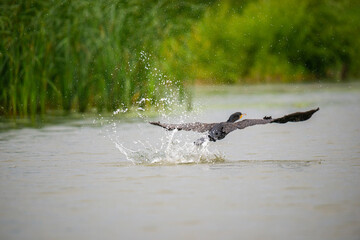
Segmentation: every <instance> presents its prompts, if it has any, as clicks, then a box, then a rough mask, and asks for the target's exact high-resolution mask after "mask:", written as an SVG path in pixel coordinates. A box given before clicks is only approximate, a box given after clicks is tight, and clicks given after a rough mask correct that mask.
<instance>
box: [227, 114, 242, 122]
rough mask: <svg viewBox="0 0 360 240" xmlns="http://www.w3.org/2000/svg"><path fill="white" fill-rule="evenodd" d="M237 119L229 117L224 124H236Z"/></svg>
mask: <svg viewBox="0 0 360 240" xmlns="http://www.w3.org/2000/svg"><path fill="white" fill-rule="evenodd" d="M238 119H239V118H236V117H234V116H233V115H231V116H230V117H229V119H228V120H227V121H226V122H228V123H233V122H236V121H237V120H238Z"/></svg>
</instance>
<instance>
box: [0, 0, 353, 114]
mask: <svg viewBox="0 0 360 240" xmlns="http://www.w3.org/2000/svg"><path fill="white" fill-rule="evenodd" d="M359 5H360V4H359V3H358V1H355V0H344V1H335V0H330V1H325V0H319V1H315V0H304V1H295V0H276V1H275V0H247V1H235V0H233V1H202V0H193V1H191V0H187V1H169V0H158V1H155V0H149V1H142V0H133V1H130V0H129V1H125V0H104V1H92V0H77V1H71V0H59V1H50V0H29V1H12V0H3V1H1V3H0V37H1V38H0V115H6V116H23V117H26V116H32V117H33V116H35V115H36V114H39V113H41V114H42V113H45V112H46V111H48V110H58V109H62V110H64V111H65V112H69V111H71V110H76V111H79V112H84V111H87V110H88V109H89V108H91V109H97V111H99V112H101V111H103V110H107V111H113V110H115V109H117V108H119V107H131V106H133V105H136V104H137V102H138V100H139V99H141V98H149V99H154V100H155V99H159V98H161V97H162V95H163V94H164V92H165V91H164V89H166V88H169V87H173V88H174V89H176V90H177V91H179V95H180V96H181V95H182V94H183V92H184V84H186V83H185V81H188V82H190V83H191V82H193V81H194V80H198V81H201V82H203V83H238V82H248V83H257V82H300V81H308V80H313V79H324V78H327V79H347V78H352V77H353V78H357V77H359V75H360V60H359V58H358V57H357V56H359V53H360V36H359V34H360V17H359V14H358V12H360V7H359ZM159 69H160V71H161V73H162V76H164V75H165V74H166V75H168V76H174V77H175V78H176V80H177V81H171V82H169V81H165V84H164V78H160V77H159V74H157V73H158V71H159ZM150 104H151V102H150ZM145 107H146V106H145Z"/></svg>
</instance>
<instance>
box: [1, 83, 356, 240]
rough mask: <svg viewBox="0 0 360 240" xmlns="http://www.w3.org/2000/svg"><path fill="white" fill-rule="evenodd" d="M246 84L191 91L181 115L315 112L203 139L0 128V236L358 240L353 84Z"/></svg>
mask: <svg viewBox="0 0 360 240" xmlns="http://www.w3.org/2000/svg"><path fill="white" fill-rule="evenodd" d="M256 88H258V89H257V90H256V91H259V92H262V93H261V94H255V93H256V91H255V90H254V89H250V90H249V91H246V90H244V89H238V90H237V89H236V88H231V90H226V89H225V90H226V91H225V90H224V91H225V93H224V92H219V91H218V92H216V93H212V94H210V95H209V94H207V93H206V91H205V92H204V90H201V91H199V94H200V96H202V97H201V98H197V99H195V103H196V105H197V106H198V109H202V111H200V112H194V113H188V114H187V115H186V116H185V115H182V116H181V120H182V121H186V122H188V121H189V122H190V121H204V122H217V121H223V120H226V119H227V117H228V115H230V114H231V113H233V112H235V111H242V112H245V113H247V115H248V117H251V118H256V117H263V116H264V115H273V117H276V116H282V115H283V114H286V113H289V112H292V111H298V110H306V109H310V108H313V107H317V106H319V107H320V109H321V110H320V111H319V112H318V113H317V114H315V115H314V117H313V118H312V119H310V120H309V121H307V122H302V123H289V124H285V125H275V124H272V125H265V126H255V127H251V128H247V129H244V130H241V131H240V130H239V131H234V132H232V133H231V134H229V135H228V136H227V137H226V138H225V139H224V140H222V141H218V142H216V143H212V142H211V143H208V145H207V146H205V147H204V148H195V146H194V145H193V144H192V142H193V141H194V140H196V139H197V138H199V134H196V133H191V132H181V131H180V132H175V133H172V132H166V131H164V130H163V129H160V128H158V127H155V126H152V125H150V124H147V123H146V121H147V120H148V119H146V118H140V119H135V120H134V121H131V122H129V121H127V122H124V121H122V120H121V119H120V118H109V119H106V121H104V122H103V124H102V125H101V124H100V125H95V124H94V125H93V124H91V123H92V122H93V119H90V120H87V119H85V120H82V121H76V122H72V123H66V124H60V125H52V126H47V127H45V128H42V129H31V128H24V129H19V130H9V131H5V132H2V133H0V143H1V144H0V239H113V238H119V239H144V238H150V239H170V238H171V239H187V238H190V239H203V238H206V239H220V238H224V239H238V238H239V236H241V237H242V238H248V239H289V238H291V239H304V238H308V239H358V236H360V204H359V203H360V190H359V188H358V185H359V184H360V151H359V149H360V125H359V124H358V119H359V117H360V105H359V104H358V103H359V102H360V94H359V93H360V89H359V86H356V85H355V87H354V86H352V88H351V90H347V86H345V87H341V88H339V89H336V88H331V89H330V90H329V89H328V88H327V87H323V88H314V87H311V88H310V89H307V88H306V87H304V86H302V87H300V88H298V89H297V90H296V91H295V90H294V89H293V88H292V87H291V86H288V88H289V89H288V90H289V91H286V89H285V90H283V89H284V88H285V87H284V86H281V91H280V90H279V91H270V90H267V88H268V87H266V86H265V87H264V89H265V90H264V89H262V88H261V87H256ZM301 88H302V89H301ZM209 91H211V89H210V90H209ZM275 92H276V93H275ZM289 92H291V93H289ZM179 118H180V117H179V116H177V115H174V116H170V117H167V119H161V120H166V121H169V122H176V121H178V119H179ZM119 119H120V120H119ZM95 121H98V119H95ZM114 124H115V125H114Z"/></svg>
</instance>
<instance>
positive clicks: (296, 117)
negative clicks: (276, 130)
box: [271, 108, 320, 123]
mask: <svg viewBox="0 0 360 240" xmlns="http://www.w3.org/2000/svg"><path fill="white" fill-rule="evenodd" d="M319 109H320V108H316V109H313V110H310V111H306V112H296V113H292V114H289V115H285V116H283V117H281V118H276V119H274V120H272V121H271V122H272V123H287V122H302V121H306V120H308V119H309V118H311V116H312V115H313V114H314V113H315V112H317V111H319Z"/></svg>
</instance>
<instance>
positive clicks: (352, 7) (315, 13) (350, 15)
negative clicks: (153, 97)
mask: <svg viewBox="0 0 360 240" xmlns="http://www.w3.org/2000/svg"><path fill="white" fill-rule="evenodd" d="M359 11H360V4H359V1H355V0H347V1H336V0H330V1H325V0H320V1H313V0H304V1H295V0H270V1H269V0H254V1H245V2H243V1H241V2H240V1H239V2H234V1H221V2H219V4H214V5H213V6H212V7H210V8H208V9H207V10H206V13H205V14H204V15H203V17H202V18H201V19H200V20H199V21H198V22H197V23H196V24H195V25H194V26H193V28H192V31H191V32H190V33H189V34H187V35H186V36H182V37H180V38H179V37H176V38H171V39H167V40H166V41H165V42H164V47H163V55H164V56H166V57H167V59H168V63H167V66H166V67H167V68H168V69H169V71H171V72H174V73H175V74H178V76H179V77H182V76H181V74H183V73H187V76H185V77H187V78H190V79H200V80H201V79H202V81H203V82H205V83H209V82H211V83H238V82H251V83H254V82H294V81H295V82H296V81H309V80H314V79H329V80H330V79H337V80H345V79H348V78H352V77H359V76H360V61H359V57H358V56H359V54H360V15H359V14H358V13H359ZM184 59H186V61H184ZM179 65H180V66H179ZM178 69H181V72H180V73H178Z"/></svg>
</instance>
